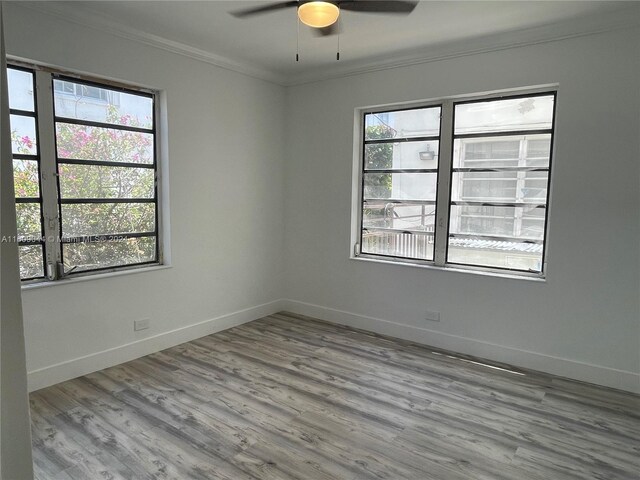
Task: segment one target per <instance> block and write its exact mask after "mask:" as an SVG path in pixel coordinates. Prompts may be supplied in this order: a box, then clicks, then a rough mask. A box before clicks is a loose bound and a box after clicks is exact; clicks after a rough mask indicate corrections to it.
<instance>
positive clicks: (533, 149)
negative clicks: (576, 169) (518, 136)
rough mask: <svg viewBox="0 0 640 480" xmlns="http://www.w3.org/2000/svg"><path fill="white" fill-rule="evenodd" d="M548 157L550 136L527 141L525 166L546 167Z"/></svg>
mask: <svg viewBox="0 0 640 480" xmlns="http://www.w3.org/2000/svg"><path fill="white" fill-rule="evenodd" d="M550 156H551V135H543V136H536V137H535V138H530V139H529V140H528V141H527V158H526V164H527V166H529V167H548V166H549V157H550Z"/></svg>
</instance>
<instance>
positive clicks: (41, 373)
mask: <svg viewBox="0 0 640 480" xmlns="http://www.w3.org/2000/svg"><path fill="white" fill-rule="evenodd" d="M281 310H282V302H281V300H274V301H272V302H268V303H263V304H261V305H257V306H254V307H249V308H245V309H242V310H238V311H235V312H232V313H227V314H225V315H220V316H218V317H215V318H211V319H209V320H205V321H203V322H199V323H196V324H194V325H188V326H186V327H181V328H177V329H175V330H171V331H169V332H163V333H160V334H158V335H154V336H152V337H148V338H144V339H141V340H136V341H135V342H131V343H127V344H125V345H119V346H117V347H113V348H109V349H107V350H102V351H100V352H96V353H92V354H89V355H85V356H83V357H78V358H74V359H71V360H67V361H64V362H60V363H57V364H55V365H50V366H48V367H44V368H39V369H37V370H32V371H30V372H28V373H27V381H28V388H29V391H30V392H33V391H35V390H39V389H41V388H45V387H48V386H51V385H55V384H56V383H60V382H64V381H65V380H71V379H72V378H76V377H80V376H82V375H87V374H88V373H91V372H96V371H98V370H102V369H104V368H108V367H113V366H114V365H119V364H121V363H124V362H128V361H131V360H134V359H136V358H140V357H143V356H145V355H149V354H151V353H154V352H158V351H160V350H164V349H165V348H170V347H173V346H175V345H179V344H181V343H184V342H189V341H191V340H195V339H196V338H201V337H204V336H206V335H211V334H212V333H216V332H219V331H222V330H226V329H228V328H231V327H235V326H238V325H242V324H243V323H247V322H251V321H253V320H257V319H258V318H262V317H266V316H268V315H271V314H273V313H276V312H279V311H281Z"/></svg>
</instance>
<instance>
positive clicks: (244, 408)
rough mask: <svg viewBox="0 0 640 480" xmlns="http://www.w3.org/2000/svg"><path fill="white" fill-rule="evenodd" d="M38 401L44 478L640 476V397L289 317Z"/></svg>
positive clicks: (34, 400)
mask: <svg viewBox="0 0 640 480" xmlns="http://www.w3.org/2000/svg"><path fill="white" fill-rule="evenodd" d="M30 398H31V415H32V425H33V452H34V463H35V470H36V475H37V477H36V478H37V479H39V480H45V479H46V480H48V479H56V480H62V479H64V480H69V479H90V480H103V479H135V480H138V479H179V480H188V479H227V480H245V479H265V480H275V479H278V480H280V479H287V480H288V479H300V480H329V479H332V480H335V479H345V480H364V479H393V480H400V479H412V480H428V479H440V480H470V479H485V480H496V479H510V480H528V479H532V480H564V479H603V480H614V479H629V480H638V479H639V478H640V396H636V395H632V394H627V393H623V392H620V391H615V390H611V389H606V388H601V387H597V386H593V385H588V384H584V383H579V382H573V381H569V380H565V379H561V378H557V377H553V376H549V375H542V374H538V373H533V372H527V371H521V370H514V371H508V370H499V369H495V368H489V367H487V366H485V365H482V364H478V363H472V362H470V361H469V359H466V358H460V357H457V358H456V357H455V356H453V355H451V354H447V353H446V352H441V351H437V350H434V349H432V348H429V347H425V346H419V345H415V344H412V343H410V342H406V341H402V340H395V339H390V338H386V337H380V336H377V335H374V334H370V333H367V332H363V331H358V330H353V329H350V328H345V327H341V326H337V325H333V324H330V323H325V322H322V321H318V320H314V319H309V318H306V317H300V316H296V315H292V314H286V313H281V314H276V315H272V316H269V317H266V318H263V319H260V320H256V321H254V322H251V323H248V324H245V325H242V326H240V327H236V328H233V329H231V330H227V331H224V332H220V333H216V334H214V335H210V336H208V337H204V338H201V339H199V340H196V341H193V342H189V343H185V344H182V345H179V346H177V347H174V348H170V349H168V350H164V351H162V352H159V353H155V354H153V355H149V356H147V357H144V358H140V359H138V360H134V361H132V362H128V363H125V364H122V365H119V366H116V367H113V368H108V369H106V370H103V371H100V372H97V373H92V374H90V375H87V376H84V377H81V378H77V379H75V380H70V381H67V382H64V383H61V384H59V385H56V386H53V387H49V388H46V389H43V390H40V391H37V392H35V393H32V394H31V397H30Z"/></svg>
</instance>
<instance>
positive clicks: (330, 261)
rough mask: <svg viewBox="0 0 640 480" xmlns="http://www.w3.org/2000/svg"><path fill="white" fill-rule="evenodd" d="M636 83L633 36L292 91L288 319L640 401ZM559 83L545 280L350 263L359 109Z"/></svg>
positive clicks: (637, 53)
mask: <svg viewBox="0 0 640 480" xmlns="http://www.w3.org/2000/svg"><path fill="white" fill-rule="evenodd" d="M345 48H346V47H345ZM638 78H640V32H639V31H638V29H634V30H625V31H618V32H615V33H606V34H599V35H592V36H587V37H582V38H574V39H568V40H563V41H557V42H553V43H545V44H539V45H534V46H526V47H521V48H514V49H509V50H503V51H496V52H490V53H484V54H478V55H472V56H464V57H459V58H453V59H448V60H443V61H438V62H432V63H425V64H421V65H414V66H409V67H403V68H395V69H390V70H384V71H379V72H374V73H367V74H362V75H357V76H351V77H346V78H342V79H335V80H327V81H323V82H319V83H313V84H308V85H302V86H297V87H292V88H290V89H289V91H288V110H287V132H288V154H287V165H286V168H285V188H286V198H285V205H286V235H285V257H286V262H287V270H286V275H285V278H286V288H285V295H286V298H289V299H291V300H292V301H290V302H288V307H289V308H290V309H293V310H295V311H298V312H299V313H307V314H312V315H317V316H323V317H325V318H328V319H330V320H334V321H338V322H343V323H348V324H351V325H355V326H359V327H362V328H368V329H371V330H376V331H379V332H383V333H387V334H393V335H397V336H400V337H406V338H411V339H414V340H416V341H421V342H424V343H427V344H431V345H436V346H440V347H444V348H450V349H452V350H455V351H460V352H465V353H471V354H476V355H481V356H484V357H488V358H491V359H495V360H502V361H509V362H511V363H514V364H516V365H521V366H527V367H532V368H537V369H540V370H546V371H549V372H552V373H556V374H560V375H566V376H573V377H575V378H579V379H583V380H588V381H593V382H596V383H602V384H605V385H610V386H614V387H619V388H626V389H630V390H635V391H638V392H640V380H639V378H640V376H639V372H640V344H639V339H640V331H639V330H640V320H639V319H640V312H639V305H638V287H639V282H638V273H639V272H638V265H639V260H640V258H639V242H638V238H639V234H640V228H639V227H640V225H639V221H638V215H637V210H638V205H639V195H638V192H639V188H638V178H639V174H640V170H639V162H638V160H639V155H640V149H639V147H640V143H639V136H638V132H639V131H640V122H639V120H640V118H639V117H640V87H639V86H638V85H639V84H638ZM552 83H559V85H560V87H559V94H558V105H557V136H556V142H557V143H556V153H555V157H554V165H553V172H552V186H553V194H552V201H551V208H550V231H549V243H548V248H549V255H548V262H549V265H548V271H547V273H548V275H547V280H546V282H545V283H541V282H533V281H528V280H522V279H508V278H497V277H490V276H480V275H474V274H468V273H456V272H450V271H441V270H434V269H425V268H416V267H409V266H399V265H388V264H381V263H371V262H366V261H362V260H350V259H349V254H350V251H351V248H352V246H351V245H350V222H351V219H350V209H349V206H350V205H351V186H352V156H353V118H354V109H355V108H356V107H362V106H370V105H376V104H385V103H393V102H403V101H414V100H419V99H430V98H438V97H445V96H451V95H460V94H469V93H477V92H484V91H491V90H499V89H509V88H517V87H525V86H536V85H544V84H552ZM427 309H428V310H435V311H439V312H440V313H441V322H440V323H433V322H427V321H425V320H424V319H423V318H424V316H425V311H426V310H427Z"/></svg>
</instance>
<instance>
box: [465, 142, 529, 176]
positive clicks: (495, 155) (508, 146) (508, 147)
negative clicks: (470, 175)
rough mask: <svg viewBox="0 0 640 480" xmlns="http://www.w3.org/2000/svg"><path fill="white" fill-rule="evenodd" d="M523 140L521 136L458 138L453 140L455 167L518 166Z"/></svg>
mask: <svg viewBox="0 0 640 480" xmlns="http://www.w3.org/2000/svg"><path fill="white" fill-rule="evenodd" d="M521 140H522V137H521V136H518V137H489V138H473V139H456V140H454V142H453V167H454V168H503V167H517V166H518V165H519V162H520V142H521Z"/></svg>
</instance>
